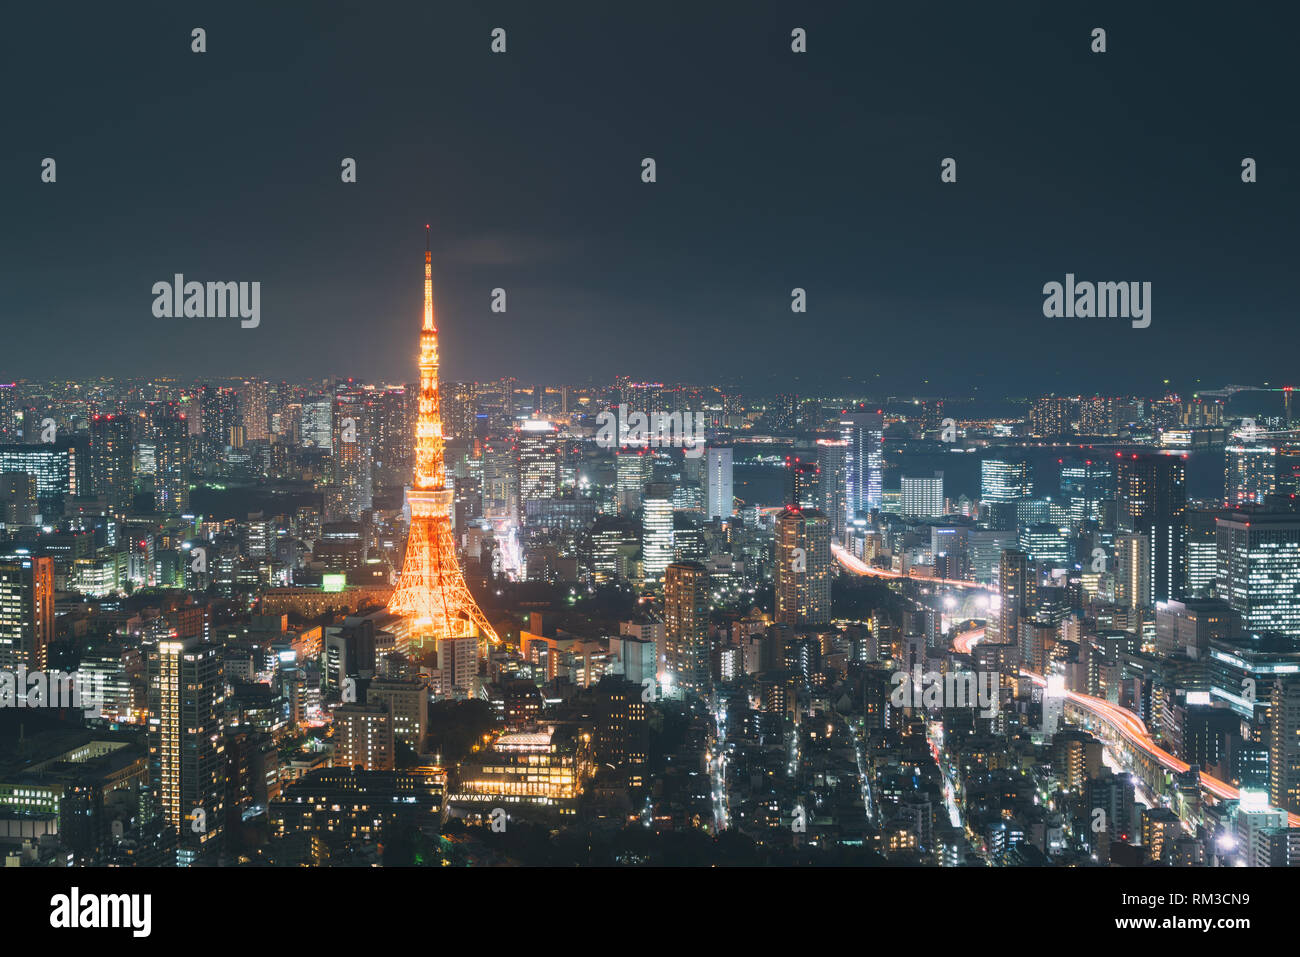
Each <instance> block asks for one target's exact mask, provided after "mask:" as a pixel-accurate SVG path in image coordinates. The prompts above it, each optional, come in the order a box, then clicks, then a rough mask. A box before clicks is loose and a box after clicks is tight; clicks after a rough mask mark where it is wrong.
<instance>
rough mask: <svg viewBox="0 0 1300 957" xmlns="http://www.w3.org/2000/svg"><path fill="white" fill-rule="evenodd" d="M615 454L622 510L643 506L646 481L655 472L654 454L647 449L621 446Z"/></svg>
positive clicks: (633, 509) (619, 505) (619, 501)
mask: <svg viewBox="0 0 1300 957" xmlns="http://www.w3.org/2000/svg"><path fill="white" fill-rule="evenodd" d="M614 454H615V466H614V467H615V472H616V477H615V491H616V492H617V494H618V508H619V511H621V512H634V511H636V510H637V509H638V508H640V507H641V498H642V496H643V495H644V494H645V486H646V483H647V482H649V481H650V478H651V475H652V474H653V466H654V456H653V455H652V454H651V453H650V452H649V450H647V449H629V448H620V449H619V450H618V451H617V452H616V453H614Z"/></svg>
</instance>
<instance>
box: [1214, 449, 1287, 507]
mask: <svg viewBox="0 0 1300 957" xmlns="http://www.w3.org/2000/svg"><path fill="white" fill-rule="evenodd" d="M1223 461H1224V464H1223V504H1224V505H1227V506H1229V507H1236V506H1239V505H1262V504H1263V503H1264V498H1265V496H1267V495H1272V494H1273V492H1274V491H1275V490H1276V489H1277V449H1276V448H1275V447H1273V446H1271V445H1229V446H1228V447H1227V448H1226V449H1224V450H1223Z"/></svg>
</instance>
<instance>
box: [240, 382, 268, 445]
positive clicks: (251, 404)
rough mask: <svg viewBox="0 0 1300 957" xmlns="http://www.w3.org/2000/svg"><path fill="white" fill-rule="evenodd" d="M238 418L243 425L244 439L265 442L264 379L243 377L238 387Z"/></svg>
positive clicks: (265, 395) (265, 406) (265, 403)
mask: <svg viewBox="0 0 1300 957" xmlns="http://www.w3.org/2000/svg"><path fill="white" fill-rule="evenodd" d="M239 420H240V422H241V423H242V424H243V426H244V440H245V441H247V442H265V441H266V440H267V438H268V437H269V432H268V430H267V425H268V424H269V422H270V414H269V410H268V408H267V392H266V380H265V379H245V380H244V384H243V385H242V386H241V387H240V389H239Z"/></svg>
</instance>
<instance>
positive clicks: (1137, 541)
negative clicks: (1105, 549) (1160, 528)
mask: <svg viewBox="0 0 1300 957" xmlns="http://www.w3.org/2000/svg"><path fill="white" fill-rule="evenodd" d="M1115 604H1117V605H1119V606H1121V607H1123V608H1148V607H1150V605H1151V540H1150V539H1149V538H1147V536H1146V535H1145V534H1144V533H1142V532H1129V533H1126V534H1122V535H1116V536H1115Z"/></svg>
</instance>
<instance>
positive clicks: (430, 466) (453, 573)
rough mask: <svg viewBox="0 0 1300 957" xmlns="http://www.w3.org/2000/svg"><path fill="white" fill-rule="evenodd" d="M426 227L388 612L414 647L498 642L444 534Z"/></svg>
mask: <svg viewBox="0 0 1300 957" xmlns="http://www.w3.org/2000/svg"><path fill="white" fill-rule="evenodd" d="M428 229H429V227H428V226H425V234H426V240H425V250H424V326H423V327H422V328H421V329H420V408H419V417H418V418H417V420H416V425H415V479H414V481H413V482H412V483H411V488H410V490H409V491H408V492H407V493H406V501H407V504H408V505H409V506H410V509H411V533H410V536H409V537H408V538H407V540H406V561H405V562H404V563H403V565H402V576H401V578H399V579H398V581H397V589H396V590H395V591H394V592H393V597H392V599H391V600H390V601H389V603H388V610H389V611H391V612H393V613H394V614H398V615H402V616H404V617H406V618H409V619H410V620H411V625H412V629H411V637H412V639H414V640H416V641H418V642H419V643H421V644H426V643H432V642H437V641H442V640H444V639H447V638H470V637H474V635H475V629H476V628H477V630H478V632H479V633H480V634H479V637H481V638H486V639H487V640H488V641H491V642H494V643H495V642H498V641H500V639H499V638H498V637H497V633H496V631H495V630H493V628H492V626H491V625H490V624H488V620H487V617H486V616H485V615H484V614H483V612H482V610H481V609H480V608H479V607H478V603H477V602H475V601H474V596H473V595H471V594H470V593H469V588H468V587H467V586H466V585H465V576H464V574H462V572H461V570H460V565H459V564H458V563H457V561H456V543H455V540H454V539H453V538H452V534H451V502H452V497H453V495H452V490H451V489H449V488H447V478H446V473H445V471H444V469H443V458H442V412H441V410H440V405H439V401H438V327H437V326H435V325H434V323H433V256H432V254H431V253H430V252H429V245H428V238H427V236H428Z"/></svg>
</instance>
